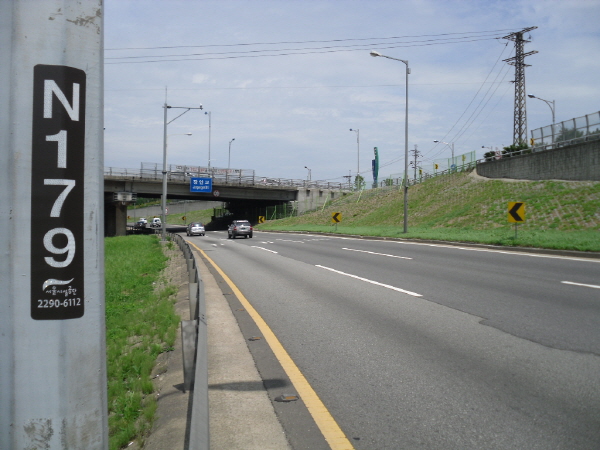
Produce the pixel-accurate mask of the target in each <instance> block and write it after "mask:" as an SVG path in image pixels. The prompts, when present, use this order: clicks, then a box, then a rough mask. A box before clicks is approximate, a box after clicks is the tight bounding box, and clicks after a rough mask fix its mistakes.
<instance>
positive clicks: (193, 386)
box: [168, 233, 210, 450]
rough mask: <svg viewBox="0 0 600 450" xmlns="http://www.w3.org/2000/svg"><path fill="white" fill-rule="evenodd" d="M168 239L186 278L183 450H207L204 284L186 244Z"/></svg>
mask: <svg viewBox="0 0 600 450" xmlns="http://www.w3.org/2000/svg"><path fill="white" fill-rule="evenodd" d="M168 235H169V237H170V238H171V239H172V240H173V241H174V242H175V243H177V245H178V246H179V248H180V249H181V251H182V252H183V255H184V257H185V260H186V263H187V270H188V276H189V284H188V286H189V299H190V320H182V321H181V341H182V352H183V386H184V390H185V391H192V395H191V396H190V402H191V403H190V407H189V408H188V410H189V411H190V414H189V416H188V432H189V439H188V446H187V447H186V450H209V448H210V434H209V410H208V327H207V323H206V297H205V292H204V283H203V281H202V277H201V276H200V273H199V272H198V267H197V265H196V258H195V257H194V253H193V252H192V249H191V248H190V246H189V245H188V243H187V242H186V241H185V239H183V237H181V236H180V235H179V234H174V233H169V234H168Z"/></svg>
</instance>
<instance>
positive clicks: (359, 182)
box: [354, 175, 366, 191]
mask: <svg viewBox="0 0 600 450" xmlns="http://www.w3.org/2000/svg"><path fill="white" fill-rule="evenodd" d="M365 185H366V183H365V179H364V177H363V176H362V175H356V178H354V188H355V189H356V190H357V191H360V190H361V189H364V187H365Z"/></svg>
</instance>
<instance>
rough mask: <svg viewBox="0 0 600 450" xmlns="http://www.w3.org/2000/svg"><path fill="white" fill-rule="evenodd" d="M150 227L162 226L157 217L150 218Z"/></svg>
mask: <svg viewBox="0 0 600 450" xmlns="http://www.w3.org/2000/svg"><path fill="white" fill-rule="evenodd" d="M150 226H151V227H152V228H160V227H161V226H162V222H161V221H160V218H159V217H155V218H154V219H152V223H151V224H150Z"/></svg>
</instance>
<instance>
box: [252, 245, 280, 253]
mask: <svg viewBox="0 0 600 450" xmlns="http://www.w3.org/2000/svg"><path fill="white" fill-rule="evenodd" d="M252 247H253V248H258V249H260V250H264V251H265V252H271V253H278V252H276V251H274V250H269V249H268V248H264V247H259V246H258V245H253V246H252Z"/></svg>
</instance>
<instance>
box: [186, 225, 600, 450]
mask: <svg viewBox="0 0 600 450" xmlns="http://www.w3.org/2000/svg"><path fill="white" fill-rule="evenodd" d="M188 239H191V240H192V241H193V242H194V243H195V244H196V245H197V246H198V247H200V248H202V249H203V250H204V251H205V252H206V253H207V255H208V256H209V257H210V258H211V259H213V260H214V261H215V262H216V263H217V264H218V265H219V266H220V267H221V269H223V270H224V272H225V273H226V274H227V275H228V276H229V277H230V278H231V279H232V280H233V282H234V283H235V284H236V285H237V286H238V287H239V288H240V290H241V291H242V293H243V294H244V295H245V296H246V298H247V299H248V300H249V301H250V302H251V303H252V305H253V306H254V308H256V310H257V311H258V312H259V313H260V315H261V316H262V317H263V318H264V319H265V321H266V322H267V324H268V325H269V326H270V327H271V329H272V330H273V331H274V332H275V334H276V335H277V337H278V338H279V340H280V341H281V343H282V344H283V346H284V347H285V349H286V350H287V351H288V353H289V354H290V356H291V357H292V358H293V360H294V361H295V363H296V365H297V366H298V367H299V368H300V370H301V371H302V372H303V374H304V375H305V377H306V378H307V380H308V382H309V383H310V384H311V385H312V387H313V388H314V389H315V391H316V392H317V394H318V395H319V396H320V398H321V399H322V400H323V402H324V404H325V405H326V407H327V408H328V409H329V411H330V413H331V414H332V415H333V417H334V418H335V419H336V420H337V422H338V423H339V425H340V427H341V428H342V430H343V431H344V432H345V434H346V436H347V437H348V438H349V439H350V441H351V442H352V443H353V445H354V446H355V448H356V449H370V450H373V449H416V448H423V449H444V450H449V449H457V450H458V449H460V450H466V449H483V448H485V449H525V448H526V449H544V450H546V449H598V448H600V289H599V288H598V285H600V260H590V259H584V258H572V257H557V256H549V255H529V254H519V253H513V252H506V251H493V250H488V249H481V248H479V249H474V248H466V247H453V246H444V245H431V244H416V243H407V242H390V241H370V240H361V239H345V238H338V237H324V236H316V235H300V234H278V233H264V232H261V233H255V234H254V238H253V239H236V240H228V239H227V235H226V232H209V233H207V236H204V237H193V238H188Z"/></svg>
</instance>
